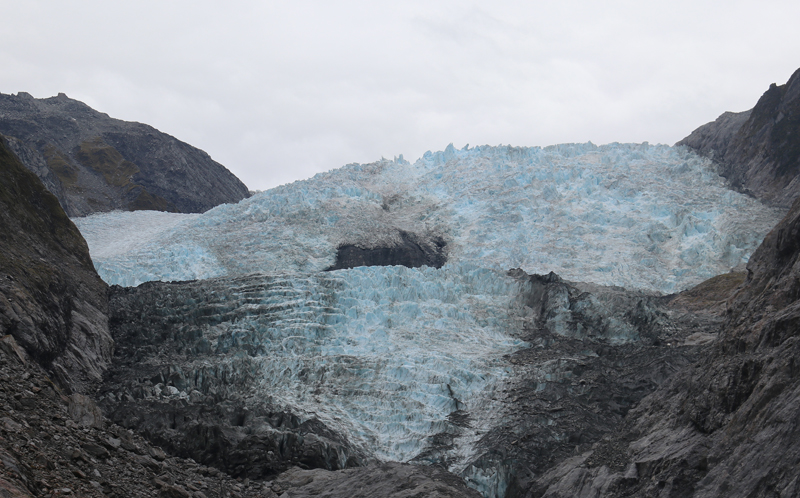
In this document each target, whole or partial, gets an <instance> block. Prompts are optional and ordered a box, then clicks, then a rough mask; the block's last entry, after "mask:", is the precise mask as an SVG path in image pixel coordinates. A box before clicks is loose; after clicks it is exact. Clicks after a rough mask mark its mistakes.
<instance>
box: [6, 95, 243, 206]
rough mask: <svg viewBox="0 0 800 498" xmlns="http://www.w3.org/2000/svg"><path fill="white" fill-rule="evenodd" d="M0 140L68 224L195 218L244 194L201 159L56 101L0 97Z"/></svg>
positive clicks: (141, 128) (144, 129)
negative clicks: (95, 216) (135, 217)
mask: <svg viewBox="0 0 800 498" xmlns="http://www.w3.org/2000/svg"><path fill="white" fill-rule="evenodd" d="M0 134H3V135H5V136H6V137H8V146H9V147H10V148H11V150H12V151H13V152H14V153H15V154H16V155H17V156H18V157H19V158H20V160H21V161H22V162H23V164H25V166H26V167H28V169H30V170H31V171H33V172H34V173H36V175H37V176H38V177H39V178H40V179H41V180H42V182H43V183H44V184H45V186H46V187H47V189H48V190H50V192H52V193H53V194H54V195H55V196H56V197H57V198H58V200H59V202H60V203H61V205H62V207H63V208H64V210H65V211H66V212H67V214H68V215H70V216H73V217H74V216H84V215H87V214H91V213H94V212H104V211H111V210H115V209H119V210H127V211H132V210H139V209H152V210H159V211H172V212H180V213H202V212H204V211H207V210H208V209H210V208H212V207H214V206H217V205H219V204H222V203H230V202H238V201H240V200H242V199H244V198H246V197H247V196H248V195H249V194H248V191H247V187H245V185H244V184H243V183H242V182H241V181H239V179H238V178H236V177H235V176H234V175H233V174H232V173H231V172H230V171H228V170H227V169H225V167H224V166H222V165H221V164H219V163H217V162H215V161H214V160H213V159H211V158H210V157H209V156H208V154H206V153H205V152H203V151H202V150H199V149H197V148H195V147H192V146H191V145H188V144H186V143H184V142H181V141H180V140H177V139H176V138H174V137H171V136H169V135H167V134H165V133H162V132H160V131H158V130H156V129H154V128H152V127H150V126H147V125H144V124H141V123H132V122H126V121H121V120H118V119H113V118H110V117H109V116H108V115H107V114H104V113H101V112H98V111H95V110H94V109H92V108H90V107H89V106H87V105H86V104H84V103H82V102H79V101H77V100H73V99H70V98H68V97H67V96H66V95H64V94H63V93H62V94H59V95H58V96H57V97H51V98H46V99H34V98H33V97H31V96H30V95H29V94H27V93H24V92H20V93H18V94H17V95H5V94H0Z"/></svg>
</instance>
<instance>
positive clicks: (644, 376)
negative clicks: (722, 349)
mask: <svg viewBox="0 0 800 498" xmlns="http://www.w3.org/2000/svg"><path fill="white" fill-rule="evenodd" d="M511 274H512V275H513V276H515V277H516V278H517V279H520V280H523V281H527V282H528V284H529V285H528V286H527V287H526V290H525V292H523V294H522V295H521V296H520V299H521V300H522V301H523V303H524V305H525V309H526V315H525V319H524V322H523V327H522V331H521V333H522V334H523V337H524V338H525V340H526V341H527V342H529V343H530V344H531V347H530V348H527V349H523V350H520V351H518V352H516V353H514V354H512V355H510V356H508V361H509V362H511V363H512V364H513V365H514V375H513V376H512V377H511V378H510V379H509V380H508V381H507V382H506V383H505V384H504V385H503V387H502V389H501V390H499V391H498V393H499V392H502V395H501V401H502V404H503V408H502V410H500V411H499V412H498V414H497V416H498V419H497V423H496V426H495V428H494V429H492V430H491V431H489V432H488V433H487V434H486V435H485V436H483V438H482V439H481V440H480V442H479V443H478V452H477V457H476V458H475V459H474V460H473V461H472V462H471V464H470V465H469V466H468V467H467V469H466V470H465V471H464V472H463V473H462V475H463V476H464V477H465V478H466V479H467V480H468V481H471V482H472V483H473V484H474V485H475V486H476V487H477V488H478V489H480V490H481V491H482V492H483V494H484V495H485V496H490V497H502V496H505V497H506V498H514V497H521V496H530V494H531V489H533V488H534V487H535V483H536V482H537V479H540V478H541V476H542V475H543V474H545V473H546V472H547V471H548V469H550V468H552V467H553V466H554V465H556V464H558V463H559V462H561V461H563V460H564V459H569V458H571V457H574V456H576V455H581V454H584V453H586V452H587V451H591V450H592V449H593V448H594V451H595V453H594V455H595V457H594V458H595V459H600V458H607V460H608V461H609V464H615V465H620V463H619V462H620V461H621V459H622V457H621V456H620V455H618V454H612V452H611V450H610V449H608V448H606V447H604V446H602V441H603V437H604V436H606V435H608V434H613V433H615V432H616V431H617V430H618V428H619V426H620V424H622V422H623V420H625V417H626V415H627V413H628V412H629V411H630V410H631V409H633V408H635V407H636V406H637V405H638V404H639V403H640V402H641V400H642V399H643V398H645V396H647V395H648V394H650V393H652V392H653V391H654V390H655V389H657V388H658V387H659V386H661V385H663V384H664V383H665V382H667V381H668V379H670V378H671V376H673V375H674V374H675V373H676V372H678V371H679V370H681V369H682V368H684V367H686V366H687V365H689V364H691V363H692V362H693V361H696V360H697V359H698V358H700V357H702V355H703V354H705V351H707V349H708V347H709V344H710V343H712V342H713V341H714V340H715V339H716V334H717V332H718V329H719V326H720V323H721V322H722V317H721V316H720V314H719V312H718V311H719V309H718V308H716V311H715V310H714V308H712V311H704V310H700V311H699V310H698V308H699V307H698V306H694V305H695V304H696V303H698V302H701V301H702V302H714V303H717V302H719V300H721V299H724V298H725V297H727V296H728V295H729V294H730V292H731V291H732V289H733V288H734V287H735V286H736V285H737V284H738V283H740V282H741V280H742V276H741V274H738V275H737V274H731V275H730V276H726V277H723V278H721V279H717V280H718V281H716V283H711V284H708V283H705V284H701V286H698V288H700V289H701V290H702V289H705V290H704V291H702V292H698V291H692V290H690V291H686V292H684V293H681V294H678V295H672V296H659V295H655V294H648V293H642V292H633V291H627V290H625V289H622V288H619V287H603V286H599V285H594V284H582V283H571V282H566V281H564V280H562V279H561V278H559V277H558V276H557V275H556V274H554V273H550V274H549V275H527V274H525V273H524V272H522V271H521V270H512V271H511ZM693 292H694V293H693ZM603 455H608V456H607V457H604V456H603ZM571 496H583V495H580V494H579V493H575V494H574V495H571ZM586 496H592V495H591V494H589V495H586Z"/></svg>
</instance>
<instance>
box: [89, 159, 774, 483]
mask: <svg viewBox="0 0 800 498" xmlns="http://www.w3.org/2000/svg"><path fill="white" fill-rule="evenodd" d="M780 214H781V213H780V212H778V211H776V210H772V209H769V208H766V207H765V206H763V205H761V204H760V203H759V202H758V201H755V200H753V199H751V198H748V197H746V196H744V195H741V194H739V193H736V192H733V191H731V190H729V189H728V188H726V186H725V183H724V181H723V179H721V178H720V177H719V176H717V175H716V173H715V172H714V171H713V168H712V165H711V163H710V162H708V161H707V160H705V159H703V158H700V157H699V156H696V155H695V154H694V153H692V152H690V151H688V150H687V149H683V148H674V147H668V146H650V145H647V144H641V145H639V144H610V145H607V146H601V147H597V146H595V145H593V144H591V143H589V144H572V145H561V146H553V147H547V148H538V147H536V148H514V147H477V148H473V149H466V148H465V149H464V150H460V151H458V150H455V149H454V148H453V147H452V146H450V147H448V148H447V149H446V150H445V151H443V152H437V153H427V154H426V155H425V156H423V158H421V159H420V160H418V161H416V162H415V163H414V164H410V163H408V162H406V161H404V160H403V159H402V157H401V158H399V159H396V160H394V161H386V160H383V161H380V162H377V163H374V164H368V165H348V166H346V167H344V168H341V169H338V170H333V171H331V172H328V173H324V174H319V175H317V176H315V177H313V178H311V179H309V180H304V181H300V182H295V183H293V184H289V185H284V186H281V187H278V188H275V189H272V190H270V191H266V192H262V193H259V194H256V195H255V196H253V197H251V198H249V199H246V200H244V201H242V202H240V203H239V204H236V205H223V206H218V207H217V208H215V209H212V210H210V211H208V212H206V213H204V214H202V215H180V214H167V213H154V212H134V213H106V214H99V215H93V216H90V217H87V218H82V219H76V220H75V222H76V224H77V226H78V228H79V229H80V230H81V232H82V233H83V235H84V237H85V238H86V240H87V242H88V244H89V248H90V252H91V254H92V257H93V260H94V262H95V266H96V267H97V269H98V272H99V273H100V275H101V276H102V277H103V279H104V280H106V281H107V282H108V283H110V284H119V285H123V286H134V285H138V284H140V283H142V282H146V281H150V280H164V281H167V280H191V279H213V280H211V281H209V283H208V286H210V288H213V287H214V286H219V285H225V286H227V288H226V289H222V290H220V291H219V292H216V291H215V292H209V294H208V295H207V296H206V297H205V298H204V299H207V300H208V302H206V303H205V304H204V305H206V306H216V307H218V308H220V309H226V310H228V311H226V313H225V314H224V316H222V317H221V318H219V319H217V320H216V321H215V322H214V323H200V322H198V323H194V324H191V325H189V326H193V327H197V328H198V333H199V334H200V335H202V337H203V340H205V341H208V343H209V344H210V345H211V346H212V347H213V349H214V350H216V351H218V352H219V353H220V356H219V357H218V361H226V358H228V357H227V356H226V354H228V352H229V350H230V351H233V350H239V351H247V353H248V354H250V355H252V356H253V357H254V358H255V360H256V362H257V363H258V365H259V366H258V376H259V379H260V387H259V388H258V389H259V390H260V392H259V393H258V394H259V395H260V396H264V397H270V399H272V400H274V401H276V402H278V403H280V404H285V405H286V406H288V407H291V408H292V410H293V411H295V412H299V413H303V414H305V416H307V417H316V418H319V419H320V420H321V421H323V422H325V424H326V425H328V426H329V427H331V428H333V429H335V430H337V431H338V432H340V433H342V434H345V435H346V436H347V437H348V438H349V439H350V440H351V441H352V442H353V444H356V445H358V446H359V447H361V448H363V449H364V451H365V452H366V453H367V454H370V455H373V456H375V457H376V458H380V459H385V460H396V461H410V460H413V459H414V458H418V457H419V456H420V455H424V452H425V450H426V448H427V447H428V445H429V441H430V438H431V436H433V435H436V434H440V433H446V434H449V435H450V436H452V437H453V445H452V446H451V447H450V448H449V449H447V450H446V452H447V453H448V454H447V455H446V456H445V457H444V460H446V462H447V464H448V466H449V468H450V470H452V471H454V472H461V471H463V470H464V468H465V466H467V465H468V463H469V460H470V458H471V457H474V455H473V444H474V443H475V441H477V440H478V439H479V438H480V436H481V434H483V433H485V432H486V430H487V429H488V428H491V426H492V424H493V416H494V413H495V407H494V405H493V401H492V397H493V396H492V394H493V391H494V389H495V388H496V387H497V385H498V383H499V382H501V381H502V380H503V379H505V378H507V377H508V376H510V375H513V370H512V365H510V364H509V363H508V362H506V361H505V360H504V359H503V356H504V355H506V354H508V353H511V352H513V351H515V350H517V349H519V348H522V347H526V344H525V343H523V342H522V341H521V340H520V339H519V337H520V332H521V324H520V306H521V305H520V303H519V301H518V296H519V295H520V293H521V289H520V285H522V284H520V283H519V282H518V281H517V280H515V279H513V278H511V277H509V276H508V275H507V274H506V271H507V270H508V269H510V268H515V267H519V268H522V269H524V270H525V271H527V272H528V273H548V272H550V271H555V272H556V273H558V274H560V275H561V276H562V277H565V278H568V279H571V280H575V281H588V282H594V283H597V284H603V285H620V286H626V287H629V288H636V289H641V290H646V291H653V292H675V291H679V290H682V289H685V288H687V287H689V286H691V285H693V284H695V283H698V282H700V281H702V280H704V279H706V278H708V277H711V276H713V275H716V274H719V273H723V272H727V271H728V270H730V269H731V268H732V267H735V266H737V265H740V264H741V263H744V262H746V261H747V259H748V258H749V255H750V254H751V253H752V251H753V250H754V249H755V248H756V247H757V245H758V244H759V243H760V241H761V240H762V239H763V236H764V235H765V234H766V232H767V231H768V230H769V229H770V228H771V227H772V226H773V225H774V224H775V223H776V222H777V220H778V218H779V217H780ZM403 233H413V234H416V236H418V237H420V238H424V237H429V236H430V237H438V238H441V239H443V240H445V241H446V242H447V246H446V251H447V258H448V261H447V263H446V264H445V265H444V266H443V267H442V268H440V269H434V268H428V267H422V268H413V269H412V268H405V267H401V266H385V267H360V268H352V269H346V270H337V271H333V272H325V271H323V270H324V269H326V268H329V267H331V266H332V265H333V264H334V262H335V260H336V251H337V247H339V246H340V245H343V244H352V245H357V246H359V247H364V248H371V247H379V246H382V245H386V244H388V245H391V244H392V243H393V242H394V241H396V240H397V239H398V237H399V236H400V234H403ZM202 285H205V284H201V286H202ZM192 305H193V304H192V303H184V304H183V306H188V307H191V306H192ZM226 344H229V345H230V348H229V347H228V346H226ZM231 348H232V349H231ZM206 360H207V358H206ZM206 360H204V361H206ZM455 412H458V413H463V414H465V416H466V417H467V418H468V423H462V424H456V423H453V422H452V420H451V419H450V418H449V417H450V416H451V414H453V413H455ZM486 475H488V474H486ZM491 479H495V480H497V479H499V478H498V477H497V476H495V477H491V476H488V477H485V480H487V482H488V481H490V480H491ZM479 484H480V483H479ZM484 485H485V486H484ZM481 486H484V487H485V488H486V489H489V488H491V487H493V488H492V489H495V488H497V487H498V486H499V485H498V484H497V483H496V482H495V483H493V484H492V483H489V484H487V483H483V484H481Z"/></svg>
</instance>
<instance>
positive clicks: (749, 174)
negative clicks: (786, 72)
mask: <svg viewBox="0 0 800 498" xmlns="http://www.w3.org/2000/svg"><path fill="white" fill-rule="evenodd" d="M676 145H686V146H688V147H690V148H692V149H694V150H695V151H697V152H698V153H699V154H701V155H704V156H708V157H711V158H713V159H714V160H715V161H716V162H718V163H719V165H720V173H721V174H722V176H724V177H725V178H727V179H728V180H729V181H730V182H731V185H732V186H733V187H734V188H735V189H737V190H739V191H742V192H747V193H749V194H751V195H753V196H755V197H756V198H758V199H759V200H761V201H764V202H766V203H768V204H771V205H773V206H778V207H784V208H788V207H789V206H791V204H792V202H793V201H794V199H795V198H796V197H797V196H798V194H800V179H798V174H799V173H800V70H797V71H796V72H795V73H794V74H793V75H792V76H791V78H789V81H788V82H787V83H786V84H785V85H780V86H778V85H775V84H772V85H771V86H770V87H769V90H767V91H766V92H765V93H764V95H762V96H761V98H760V99H759V100H758V103H756V106H755V107H754V108H753V109H751V110H749V111H745V112H741V113H732V112H726V113H724V114H723V115H722V116H720V117H719V118H717V120H716V121H714V122H711V123H708V124H705V125H703V126H701V127H700V128H698V129H696V130H695V131H693V132H692V133H691V135H689V136H688V137H686V138H684V139H683V140H681V141H680V142H678V143H677V144H676Z"/></svg>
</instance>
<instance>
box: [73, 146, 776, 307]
mask: <svg viewBox="0 0 800 498" xmlns="http://www.w3.org/2000/svg"><path fill="white" fill-rule="evenodd" d="M780 215H781V213H780V211H778V210H776V209H770V208H767V207H765V206H764V205H762V204H761V203H759V202H758V201H756V200H754V199H752V198H749V197H747V196H745V195H743V194H740V193H737V192H734V191H732V190H730V189H729V188H727V186H726V184H725V181H724V179H722V178H721V177H720V176H719V175H717V174H716V172H715V171H714V169H713V165H712V163H711V162H710V161H709V160H707V159H704V158H701V157H700V156H698V155H696V154H694V153H693V152H691V151H689V150H688V149H685V148H682V147H670V146H666V145H649V144H647V143H644V144H610V145H604V146H595V145H594V144H591V143H587V144H567V145H557V146H551V147H544V148H540V147H532V148H521V147H510V146H507V147H488V146H483V147H474V148H464V149H462V150H456V149H455V148H454V147H452V145H451V146H449V147H448V148H447V149H445V150H444V151H441V152H436V153H430V152H428V153H426V154H425V155H424V156H423V157H422V158H420V159H419V160H417V161H416V162H414V163H413V164H410V163H408V162H407V161H405V160H403V158H402V156H401V157H400V158H397V159H395V160H392V161H389V160H382V161H379V162H376V163H372V164H364V165H362V164H352V165H348V166H345V167H343V168H340V169H337V170H333V171H330V172H327V173H321V174H318V175H316V176H314V177H313V178H310V179H308V180H303V181H297V182H294V183H292V184H288V185H284V186H281V187H277V188H275V189H272V190H269V191H266V192H262V193H259V194H256V195H255V196H253V197H251V198H249V199H246V200H244V201H242V202H240V203H238V204H235V205H221V206H218V207H216V208H214V209H212V210H210V211H208V212H206V213H204V214H202V215H182V214H166V213H155V212H135V213H106V214H96V215H93V216H89V217H86V218H78V219H75V223H76V225H77V226H78V228H79V229H80V230H81V232H82V233H83V234H84V237H85V238H86V240H87V242H88V244H89V248H90V251H91V254H92V257H93V259H94V262H95V266H96V267H97V270H98V272H99V273H100V275H101V277H102V278H103V279H104V280H105V281H106V282H108V283H109V284H118V285H123V286H135V285H138V284H140V283H142V282H146V281H149V280H191V279H202V278H210V277H216V276H223V275H229V276H233V275H246V274H250V273H254V272H276V271H277V272H280V271H297V272H306V273H313V272H316V271H320V270H323V269H325V268H327V267H329V266H331V265H333V263H334V261H335V257H336V249H337V247H338V246H340V245H342V244H354V245H360V246H363V247H374V246H376V245H379V244H382V243H387V242H391V241H393V240H396V239H397V238H398V237H399V235H398V234H399V231H401V230H404V231H409V232H415V233H425V234H432V235H436V236H440V237H442V238H443V239H444V240H446V241H448V242H449V243H448V261H450V262H452V263H454V264H460V263H470V264H473V265H476V266H481V267H485V268H495V269H503V270H506V269H509V268H522V269H523V270H525V271H527V272H529V273H547V272H549V271H555V272H557V273H559V275H562V276H563V277H564V278H567V279H572V280H579V281H587V282H593V283H597V284H602V285H619V286H623V287H626V288H631V289H643V290H653V291H659V292H667V293H669V292H676V291H679V290H683V289H685V288H687V287H689V286H691V285H694V284H697V283H699V282H701V281H703V280H705V279H707V278H709V277H711V276H713V275H717V274H719V273H723V272H727V271H728V270H730V269H731V268H733V267H735V266H737V265H740V264H742V263H745V262H746V261H747V259H748V258H749V256H750V254H751V253H752V251H753V250H754V249H755V247H757V245H758V243H759V242H760V241H761V239H762V238H763V236H764V235H765V234H766V232H767V231H768V230H769V229H770V228H771V227H772V226H773V225H774V224H775V223H776V222H777V221H778V219H779V217H780ZM125 220H129V221H130V222H131V224H134V223H135V225H134V227H135V234H136V236H135V235H134V234H132V233H130V230H131V229H130V228H129V226H128V222H127V221H125ZM137 236H138V240H137Z"/></svg>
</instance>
